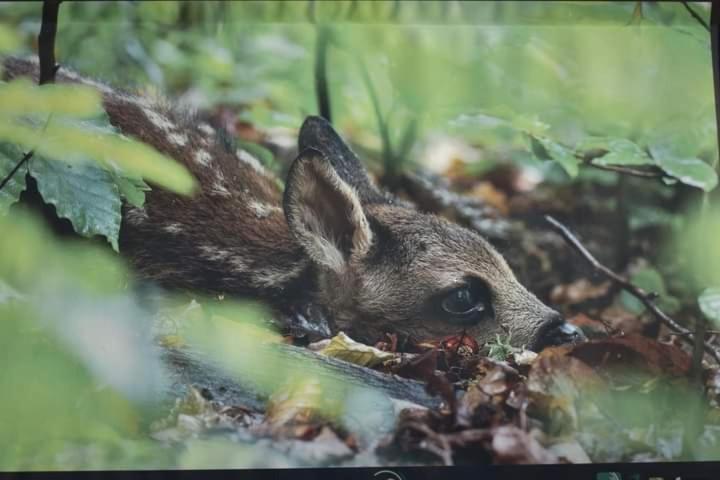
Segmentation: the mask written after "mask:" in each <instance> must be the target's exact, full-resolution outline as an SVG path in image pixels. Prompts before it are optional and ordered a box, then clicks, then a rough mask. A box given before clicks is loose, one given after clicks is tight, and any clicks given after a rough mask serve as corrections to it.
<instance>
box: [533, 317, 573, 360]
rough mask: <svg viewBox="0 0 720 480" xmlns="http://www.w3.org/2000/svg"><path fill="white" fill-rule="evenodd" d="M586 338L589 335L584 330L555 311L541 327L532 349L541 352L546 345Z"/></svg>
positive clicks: (561, 343)
mask: <svg viewBox="0 0 720 480" xmlns="http://www.w3.org/2000/svg"><path fill="white" fill-rule="evenodd" d="M585 340H587V337H585V334H584V333H583V332H582V330H580V329H579V328H578V327H576V326H575V325H571V324H569V323H567V322H566V321H565V319H564V318H563V317H562V316H561V315H560V314H559V313H557V312H554V313H553V314H551V315H550V318H549V319H548V320H546V321H545V323H543V325H542V326H541V327H540V330H539V331H538V335H537V338H536V340H535V342H534V344H533V345H531V347H530V349H531V350H534V351H536V352H539V351H540V350H542V349H543V348H545V347H551V346H553V345H563V344H565V343H579V342H583V341H585Z"/></svg>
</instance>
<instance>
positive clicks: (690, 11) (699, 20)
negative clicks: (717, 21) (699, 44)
mask: <svg viewBox="0 0 720 480" xmlns="http://www.w3.org/2000/svg"><path fill="white" fill-rule="evenodd" d="M682 4H683V5H684V6H685V10H687V11H688V12H689V13H690V15H692V17H693V18H694V19H695V20H697V21H698V23H699V24H700V25H702V26H703V27H705V30H707V31H708V32H709V31H710V25H708V24H707V22H706V21H705V19H704V18H702V17H701V16H700V14H698V13H697V12H696V11H695V10H693V9H692V7H691V6H690V5H688V2H682Z"/></svg>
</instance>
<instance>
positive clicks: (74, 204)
mask: <svg viewBox="0 0 720 480" xmlns="http://www.w3.org/2000/svg"><path fill="white" fill-rule="evenodd" d="M30 173H31V175H32V176H33V177H34V178H35V180H37V183H38V190H39V191H40V194H41V195H42V197H43V199H44V200H45V201H46V202H47V203H51V204H52V205H54V206H55V209H56V211H57V214H58V216H60V217H63V218H67V219H68V220H70V222H71V223H72V225H73V228H75V231H76V232H77V233H79V234H80V235H82V236H84V237H92V236H94V235H102V236H104V237H105V238H106V239H107V241H108V242H110V245H112V247H113V249H115V250H118V235H119V233H120V220H121V212H120V207H121V201H120V192H119V189H118V187H117V185H116V184H115V182H114V181H113V176H112V174H111V173H110V172H108V171H106V170H103V169H101V168H99V167H97V166H95V165H93V164H89V163H88V164H82V163H80V164H77V163H76V164H70V163H64V162H57V161H54V160H49V159H46V158H44V157H41V156H37V155H36V157H35V158H33V160H32V162H31V163H30Z"/></svg>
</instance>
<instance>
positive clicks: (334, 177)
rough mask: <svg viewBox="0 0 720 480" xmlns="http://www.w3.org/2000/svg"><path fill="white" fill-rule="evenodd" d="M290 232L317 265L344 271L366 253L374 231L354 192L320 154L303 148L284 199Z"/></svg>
mask: <svg viewBox="0 0 720 480" xmlns="http://www.w3.org/2000/svg"><path fill="white" fill-rule="evenodd" d="M284 207H285V216H286V218H287V221H288V226H289V227H290V232H291V234H292V235H293V237H294V238H295V240H296V241H297V242H298V243H299V244H300V246H301V247H302V248H303V249H305V251H306V252H307V254H308V256H309V257H310V258H311V259H312V260H313V261H314V262H315V263H317V264H320V265H322V266H325V267H327V268H329V269H331V270H333V271H336V272H341V271H343V270H344V269H345V267H346V265H347V262H348V261H350V260H351V259H357V258H360V257H362V256H364V255H365V254H367V252H368V249H369V248H370V245H371V244H372V231H371V230H370V226H369V225H368V221H367V217H366V216H365V212H364V211H363V208H362V204H361V203H360V199H359V198H358V195H357V193H356V192H355V190H354V189H353V188H352V187H351V186H350V185H348V184H347V183H346V182H344V181H343V180H342V179H341V178H340V176H339V175H338V174H337V172H335V170H334V169H333V167H332V165H331V164H330V162H329V161H328V159H327V158H325V157H324V156H323V155H322V154H321V153H320V152H318V151H317V150H313V149H307V150H305V151H303V152H302V153H301V154H300V155H299V156H298V158H297V159H295V161H294V163H293V165H292V167H291V168H290V172H289V173H288V180H287V185H286V187H285V198H284Z"/></svg>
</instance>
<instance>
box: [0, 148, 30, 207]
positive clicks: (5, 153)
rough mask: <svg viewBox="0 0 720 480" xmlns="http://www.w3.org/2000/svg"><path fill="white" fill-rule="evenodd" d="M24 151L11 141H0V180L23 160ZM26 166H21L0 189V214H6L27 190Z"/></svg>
mask: <svg viewBox="0 0 720 480" xmlns="http://www.w3.org/2000/svg"><path fill="white" fill-rule="evenodd" d="M23 155H24V154H23V152H22V151H21V150H20V149H19V148H18V147H16V146H15V145H13V144H11V143H5V142H0V181H2V180H3V179H5V177H7V176H8V175H9V174H10V172H11V171H12V169H13V168H15V166H16V165H17V163H18V162H19V161H20V160H22V158H23ZM25 171H26V169H25V168H20V170H18V171H17V172H15V175H13V176H12V177H11V178H10V180H9V181H8V183H7V184H5V186H4V187H3V188H2V190H0V216H2V215H5V214H6V213H7V212H8V209H9V208H10V205H12V204H13V203H15V202H17V201H18V199H19V198H20V193H22V191H23V190H25Z"/></svg>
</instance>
